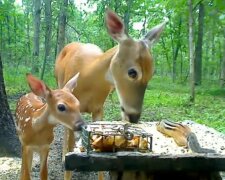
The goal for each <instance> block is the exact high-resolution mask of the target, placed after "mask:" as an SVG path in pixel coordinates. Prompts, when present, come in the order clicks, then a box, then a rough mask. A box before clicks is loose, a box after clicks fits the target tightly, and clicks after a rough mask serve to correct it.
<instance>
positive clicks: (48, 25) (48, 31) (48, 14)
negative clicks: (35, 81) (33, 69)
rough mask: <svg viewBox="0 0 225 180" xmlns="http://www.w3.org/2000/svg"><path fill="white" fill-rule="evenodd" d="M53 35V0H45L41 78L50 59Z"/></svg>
mask: <svg viewBox="0 0 225 180" xmlns="http://www.w3.org/2000/svg"><path fill="white" fill-rule="evenodd" d="M51 36H52V10H51V0H45V56H44V61H43V66H42V71H41V79H43V78H44V72H45V66H46V62H47V61H49V57H50V49H51Z"/></svg>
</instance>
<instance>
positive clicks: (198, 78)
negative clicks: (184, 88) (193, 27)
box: [195, 2, 204, 85]
mask: <svg viewBox="0 0 225 180" xmlns="http://www.w3.org/2000/svg"><path fill="white" fill-rule="evenodd" d="M203 27H204V4H203V2H201V3H200V4H199V15H198V40H197V45H196V48H195V53H196V54H195V85H200V84H201V82H202V42H203V29H204V28H203Z"/></svg>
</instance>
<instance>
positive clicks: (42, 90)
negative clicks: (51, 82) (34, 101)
mask: <svg viewBox="0 0 225 180" xmlns="http://www.w3.org/2000/svg"><path fill="white" fill-rule="evenodd" d="M26 77H27V82H28V84H29V86H30V89H31V91H32V92H33V93H34V94H35V95H37V96H40V97H43V98H46V97H47V95H49V94H50V92H51V90H50V89H49V88H48V87H47V86H46V85H45V83H44V82H43V81H41V80H39V79H38V78H36V77H34V76H33V75H32V74H29V73H28V74H27V75H26Z"/></svg>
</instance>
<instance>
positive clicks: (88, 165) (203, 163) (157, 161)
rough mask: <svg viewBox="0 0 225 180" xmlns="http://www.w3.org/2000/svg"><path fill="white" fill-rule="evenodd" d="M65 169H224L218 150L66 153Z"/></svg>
mask: <svg viewBox="0 0 225 180" xmlns="http://www.w3.org/2000/svg"><path fill="white" fill-rule="evenodd" d="M65 169H66V170H76V171H123V170H141V171H150V172H151V171H208V170H210V171H225V156H224V155H218V154H185V155H168V154H167V155H162V154H150V153H138V152H117V153H91V154H87V153H86V152H85V153H75V152H73V153H69V154H67V155H66V157H65Z"/></svg>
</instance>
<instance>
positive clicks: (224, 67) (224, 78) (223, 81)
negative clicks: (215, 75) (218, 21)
mask: <svg viewBox="0 0 225 180" xmlns="http://www.w3.org/2000/svg"><path fill="white" fill-rule="evenodd" d="M220 87H221V88H224V87H225V28H224V49H223V60H222V63H221V73H220Z"/></svg>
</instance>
